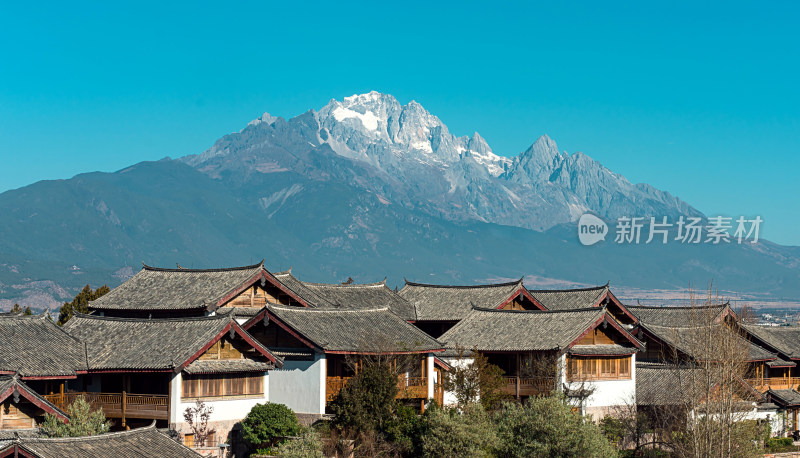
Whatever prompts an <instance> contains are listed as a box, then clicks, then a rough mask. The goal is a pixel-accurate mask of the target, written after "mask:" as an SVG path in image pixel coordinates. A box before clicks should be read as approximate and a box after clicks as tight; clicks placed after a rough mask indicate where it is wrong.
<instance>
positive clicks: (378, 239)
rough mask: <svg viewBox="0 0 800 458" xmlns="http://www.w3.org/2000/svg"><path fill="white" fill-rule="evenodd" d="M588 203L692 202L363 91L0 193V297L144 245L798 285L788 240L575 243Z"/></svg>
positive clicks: (408, 273)
mask: <svg viewBox="0 0 800 458" xmlns="http://www.w3.org/2000/svg"><path fill="white" fill-rule="evenodd" d="M505 153H506V152H503V154H505ZM586 210H592V211H594V212H596V213H598V214H599V215H601V216H605V217H607V218H610V219H613V218H615V217H616V216H648V215H651V216H675V215H676V214H683V215H686V214H697V211H696V210H694V209H693V208H692V207H691V206H689V205H688V204H686V203H685V202H683V201H681V200H679V199H677V198H675V197H673V196H671V195H670V194H669V193H667V192H664V191H659V190H657V189H655V188H653V187H651V186H648V185H645V184H632V183H630V182H629V181H628V180H626V179H625V178H624V177H623V176H621V175H619V174H617V173H614V172H612V171H610V170H608V169H607V168H605V167H603V166H602V165H601V164H600V163H598V162H597V161H595V160H593V159H592V158H590V157H588V156H586V155H585V154H581V153H575V154H567V153H565V152H562V151H559V149H558V147H557V145H556V143H555V142H554V141H553V140H552V139H550V138H548V137H547V136H542V137H541V138H539V139H538V140H536V141H535V142H534V143H533V144H532V145H531V146H530V147H529V148H527V149H526V150H525V151H523V152H522V153H520V154H518V155H516V156H514V157H510V158H509V157H504V156H503V155H502V154H500V155H498V154H496V153H495V152H493V151H492V148H491V147H490V146H489V145H488V144H487V142H486V141H485V140H484V139H483V138H481V136H480V135H478V134H477V133H476V134H473V135H471V136H469V137H467V136H455V135H453V134H451V133H450V131H449V129H448V128H447V126H446V125H445V124H444V123H443V122H442V121H441V120H440V119H439V118H437V117H436V116H434V115H432V114H431V113H429V112H427V111H426V110H425V109H424V108H423V107H422V106H421V105H419V104H418V103H415V102H409V103H408V104H406V105H402V104H400V103H399V102H398V101H397V100H396V99H395V98H394V97H392V96H390V95H384V94H379V93H377V92H371V93H368V94H362V95H356V96H352V97H347V98H345V99H344V100H341V101H337V100H332V101H331V102H330V103H328V104H327V105H325V106H324V107H322V108H321V109H319V111H314V110H310V111H308V112H306V113H303V114H301V115H299V116H297V117H295V118H292V119H290V120H285V119H283V118H279V117H275V116H272V115H270V114H269V113H264V114H263V115H261V116H259V117H258V118H256V119H254V120H253V121H251V122H250V123H249V124H247V125H245V126H243V128H242V130H241V131H239V132H235V133H232V134H229V135H226V136H224V137H222V138H221V139H219V140H218V141H217V142H215V144H214V145H213V146H212V147H211V148H209V149H208V150H206V151H205V152H203V153H202V154H198V155H195V156H187V157H184V158H181V159H177V160H168V159H165V160H161V161H156V162H143V163H139V164H135V165H132V166H130V167H126V168H125V169H123V170H120V171H118V172H114V173H99V172H93V173H86V174H81V175H77V176H75V177H73V178H71V179H67V180H54V181H42V182H39V183H34V184H32V185H29V186H26V187H23V188H20V189H17V190H12V191H7V192H5V193H2V194H0V214H2V215H4V218H2V219H0V254H2V256H0V310H3V309H8V308H9V307H11V306H12V305H13V304H14V303H20V304H22V305H33V306H57V305H59V304H60V303H63V302H64V301H67V300H70V299H71V298H72V297H73V296H74V295H75V293H77V291H79V290H80V289H81V288H82V287H83V286H84V285H86V284H87V283H90V284H91V285H93V286H94V287H97V286H99V285H102V284H104V283H108V284H109V286H112V287H113V286H116V285H118V284H119V283H120V282H121V281H123V280H124V279H126V278H128V277H130V276H131V275H132V274H133V273H134V272H135V271H136V270H137V269H138V268H139V267H138V266H139V265H140V263H141V262H142V261H146V262H147V263H149V264H152V265H159V266H171V265H174V264H175V263H176V262H179V263H180V264H181V265H183V266H190V267H220V266H232V265H243V264H248V263H254V262H257V261H258V260H259V259H261V258H262V257H266V258H267V264H268V265H269V266H270V268H272V269H276V270H282V269H284V268H287V267H289V266H294V267H295V269H296V272H298V274H299V275H300V276H301V277H302V278H304V279H308V280H310V281H322V282H337V281H342V280H344V279H346V278H348V277H352V278H354V279H356V280H357V281H375V280H376V279H377V280H379V279H380V278H383V277H384V276H388V278H389V284H390V285H397V284H400V283H401V282H402V279H403V277H407V278H409V279H415V280H421V281H427V282H434V283H436V282H442V283H455V284H468V283H486V282H489V281H495V280H500V279H516V278H519V277H520V276H522V275H526V276H527V277H526V281H528V280H536V281H537V282H538V281H543V283H542V285H545V286H546V285H552V284H589V285H594V284H602V283H605V282H607V281H611V283H612V284H613V285H614V286H615V288H616V287H620V286H625V287H632V288H637V289H639V290H641V289H659V290H664V289H666V290H671V289H675V288H685V287H687V286H688V285H690V284H695V285H703V284H706V283H707V282H708V281H709V280H711V279H713V280H714V281H715V285H719V286H720V287H721V288H722V289H728V290H734V291H739V292H741V293H748V294H749V293H754V294H755V293H758V294H759V295H760V297H764V298H767V299H770V298H771V299H781V298H787V297H791V298H796V297H798V296H800V286H798V285H800V248H799V247H781V246H777V245H774V244H771V243H769V242H767V241H763V242H759V243H758V244H756V245H751V244H743V245H737V244H729V245H728V244H725V245H722V244H720V245H712V244H701V245H689V244H670V245H663V244H643V245H627V244H625V245H623V244H616V243H613V242H607V243H600V244H598V245H595V246H592V247H585V246H582V245H580V244H579V243H578V240H577V237H576V234H575V226H574V225H573V224H559V223H567V222H573V221H574V220H575V219H576V218H577V217H578V216H579V215H580V214H581V213H583V212H584V211H586ZM551 281H555V282H556V283H551ZM615 290H616V289H615ZM637 298H638V297H629V298H628V299H630V300H635V299H637Z"/></svg>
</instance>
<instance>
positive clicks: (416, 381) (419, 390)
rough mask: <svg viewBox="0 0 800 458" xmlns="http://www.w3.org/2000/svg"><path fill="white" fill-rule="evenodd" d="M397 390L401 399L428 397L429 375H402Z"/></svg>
mask: <svg viewBox="0 0 800 458" xmlns="http://www.w3.org/2000/svg"><path fill="white" fill-rule="evenodd" d="M397 390H398V392H397V397H398V398H400V399H427V398H428V377H400V381H399V382H398V383H397Z"/></svg>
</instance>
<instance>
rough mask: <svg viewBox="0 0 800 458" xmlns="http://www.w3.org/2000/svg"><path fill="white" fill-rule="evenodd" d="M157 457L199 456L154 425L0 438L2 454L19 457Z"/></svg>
mask: <svg viewBox="0 0 800 458" xmlns="http://www.w3.org/2000/svg"><path fill="white" fill-rule="evenodd" d="M140 456H141V457H144V456H148V457H149V456H158V457H165V458H166V457H169V458H198V457H199V456H201V455H200V454H198V453H196V452H195V451H193V450H191V449H190V448H188V447H186V446H184V445H183V444H180V443H178V442H176V441H174V440H173V439H171V438H170V437H169V436H167V435H166V434H164V433H162V432H160V431H159V430H157V429H156V427H155V425H154V424H153V425H150V426H148V427H144V428H139V429H134V430H131V431H122V432H116V433H107V434H101V435H97V436H85V437H59V438H45V437H36V436H32V437H31V436H22V437H6V438H4V437H0V457H14V458H16V457H20V458H62V457H81V458H108V457H140Z"/></svg>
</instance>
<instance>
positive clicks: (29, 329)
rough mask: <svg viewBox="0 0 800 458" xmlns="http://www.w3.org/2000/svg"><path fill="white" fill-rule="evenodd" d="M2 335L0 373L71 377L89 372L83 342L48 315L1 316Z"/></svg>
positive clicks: (0, 331) (0, 339)
mask: <svg viewBox="0 0 800 458" xmlns="http://www.w3.org/2000/svg"><path fill="white" fill-rule="evenodd" d="M0 336H2V338H0V372H7V373H14V372H17V373H19V375H20V376H22V377H23V378H25V377H46V376H53V377H55V376H64V377H70V376H74V375H75V373H76V372H75V371H78V370H86V356H85V350H84V347H83V343H81V342H80V341H79V340H78V339H76V338H74V337H72V336H70V335H69V334H67V333H66V332H64V330H62V329H61V328H60V327H58V326H57V325H56V324H55V323H53V322H52V321H50V319H48V318H47V317H46V316H45V315H27V316H25V315H3V316H0Z"/></svg>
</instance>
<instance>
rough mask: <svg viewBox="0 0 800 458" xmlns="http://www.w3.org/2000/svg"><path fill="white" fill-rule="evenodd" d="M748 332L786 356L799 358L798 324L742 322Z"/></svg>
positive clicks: (799, 333)
mask: <svg viewBox="0 0 800 458" xmlns="http://www.w3.org/2000/svg"><path fill="white" fill-rule="evenodd" d="M742 328H744V330H745V331H747V333H748V334H750V335H751V336H753V337H754V338H756V339H758V340H759V341H761V342H763V343H764V344H766V345H767V346H769V347H771V348H773V349H774V350H775V351H777V352H780V353H781V354H782V355H784V356H786V357H787V358H792V359H795V358H798V359H800V326H758V325H749V324H742Z"/></svg>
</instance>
